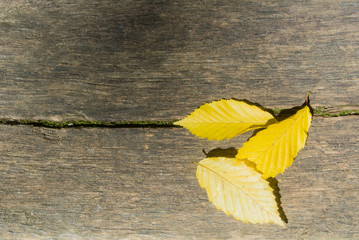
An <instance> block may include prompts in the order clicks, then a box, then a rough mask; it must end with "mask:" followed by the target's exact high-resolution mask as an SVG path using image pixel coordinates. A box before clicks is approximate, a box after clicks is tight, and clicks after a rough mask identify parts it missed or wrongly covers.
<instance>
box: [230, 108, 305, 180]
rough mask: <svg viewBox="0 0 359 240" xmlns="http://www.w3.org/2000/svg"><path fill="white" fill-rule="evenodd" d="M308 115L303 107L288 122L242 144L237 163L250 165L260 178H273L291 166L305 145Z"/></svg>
mask: <svg viewBox="0 0 359 240" xmlns="http://www.w3.org/2000/svg"><path fill="white" fill-rule="evenodd" d="M311 122H312V114H311V112H310V109H309V107H308V106H304V107H303V108H301V109H300V110H298V111H297V113H295V114H294V115H292V116H290V117H289V118H287V119H285V120H283V121H280V122H278V123H275V124H272V125H270V126H268V127H267V128H266V129H264V130H262V131H260V132H258V133H257V134H256V135H255V136H253V137H252V138H250V139H249V141H248V142H246V143H244V144H243V147H242V148H241V149H239V150H238V153H237V155H236V158H237V159H247V160H249V161H252V162H254V163H255V164H256V165H257V166H256V168H257V170H259V171H261V172H262V173H263V177H264V178H268V177H274V176H276V175H277V174H278V173H281V172H283V171H284V170H285V169H286V168H287V167H289V166H290V165H292V162H293V160H294V158H295V157H296V156H297V154H298V152H299V150H300V149H302V148H303V147H304V145H305V142H306V140H307V136H308V130H309V127H310V124H311Z"/></svg>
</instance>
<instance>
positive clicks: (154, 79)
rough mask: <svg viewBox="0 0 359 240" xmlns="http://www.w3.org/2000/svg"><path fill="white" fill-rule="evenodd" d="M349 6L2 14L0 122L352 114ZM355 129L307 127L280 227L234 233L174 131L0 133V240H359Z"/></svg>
mask: <svg viewBox="0 0 359 240" xmlns="http://www.w3.org/2000/svg"><path fill="white" fill-rule="evenodd" d="M358 12H359V3H358V2H357V1H349V0H348V1H324V0H318V1H291V0H287V1H256V0H253V1H234V0H233V1H225V0H224V1H189V0H183V1H144V0H139V1H134V0H124V1H114V0H101V1H100V0H89V1H67V0H59V1H45V0H38V1H27V0H26V1H25V0H18V1H7V0H3V1H0V118H1V119H4V118H5V119H15V120H24V121H26V120H34V119H43V120H48V121H61V120H101V121H121V120H125V121H127V120H138V121H140V120H143V121H147V120H156V121H157V120H173V119H179V118H183V117H184V116H186V115H187V114H189V113H190V112H191V111H193V110H194V109H195V108H197V107H199V106H200V105H202V104H203V103H205V102H209V101H212V100H218V99H221V98H231V97H235V98H238V99H247V100H250V101H253V102H258V103H260V104H262V105H263V106H265V107H281V108H289V107H293V106H298V105H300V104H302V103H303V102H304V98H305V95H306V93H307V91H308V90H311V91H312V92H313V94H312V95H311V100H312V105H313V106H322V107H326V108H327V109H329V110H330V109H345V110H348V111H350V110H357V109H358V105H359V80H358V78H359V71H358V62H359V54H358V53H359V41H358V39H359V14H358ZM358 120H359V117H358V116H346V117H337V118H334V117H329V118H318V117H317V118H314V122H313V125H312V127H311V129H310V136H309V139H308V142H307V145H306V147H305V148H304V149H303V150H302V151H300V153H299V155H298V157H297V159H296V160H295V161H294V164H293V166H292V167H291V168H289V169H288V170H286V172H285V173H284V174H283V175H279V176H278V177H277V180H278V182H279V183H278V185H279V188H280V194H281V201H282V207H283V210H284V212H285V214H286V216H287V218H288V227H287V228H286V229H281V228H279V227H277V226H275V225H271V224H269V225H252V224H244V223H242V222H238V221H235V220H234V219H233V218H232V217H231V216H226V215H225V214H224V213H222V212H221V211H218V210H216V208H215V207H214V206H213V205H212V204H211V203H209V202H208V200H207V196H206V193H205V191H204V190H203V189H201V188H200V187H199V185H198V183H197V180H196V178H195V168H196V166H195V165H194V164H191V162H193V161H200V160H201V159H202V158H204V154H203V152H202V149H205V150H206V152H209V151H211V150H213V149H216V148H219V147H220V148H230V147H240V146H241V144H242V143H243V142H244V140H245V139H246V138H248V137H249V136H250V134H246V135H244V136H242V137H237V138H235V139H233V140H231V141H223V142H209V141H206V140H201V139H198V138H196V137H194V136H192V135H191V134H190V133H189V132H188V131H186V130H185V129H181V128H156V129H148V128H146V129H145V128H121V129H120V128H101V127H98V128H71V129H50V128H44V127H33V126H26V125H17V126H10V125H6V124H5V123H4V122H3V123H2V124H0V230H1V232H0V238H1V239H249V240H254V239H255V240H257V239H258V240H259V239H319V240H320V239H323V240H324V239H359V230H358V229H359V210H358V206H359V161H358V151H359V150H358V149H359V146H358V145H359V143H358V140H357V139H358V134H359V130H358V129H359V121H358Z"/></svg>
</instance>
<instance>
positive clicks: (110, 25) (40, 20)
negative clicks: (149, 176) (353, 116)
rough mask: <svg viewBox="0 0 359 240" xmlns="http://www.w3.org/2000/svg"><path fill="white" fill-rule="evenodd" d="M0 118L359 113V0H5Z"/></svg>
mask: <svg viewBox="0 0 359 240" xmlns="http://www.w3.org/2000/svg"><path fill="white" fill-rule="evenodd" d="M0 9H1V11H0V75H1V86H0V92H1V93H0V113H1V115H0V117H6V118H32V119H39V118H40V119H49V120H69V119H88V120H144V119H156V120H159V119H161V120H163V119H174V118H182V117H183V116H185V115H186V114H188V113H189V112H191V111H192V110H193V109H194V108H197V107H198V106H200V105H201V104H203V103H204V102H208V101H212V100H215V99H220V98H231V97H236V98H246V99H249V100H252V101H256V102H259V103H262V104H263V105H265V106H268V107H275V106H278V107H283V106H284V107H289V106H293V105H298V104H300V103H301V102H303V98H304V96H305V94H306V93H307V91H308V90H311V91H313V92H314V93H315V94H313V97H312V98H313V101H312V102H313V104H317V105H326V106H335V105H340V104H358V103H359V102H358V99H359V81H358V76H359V73H358V66H357V62H358V60H359V54H358V51H359V41H358V39H359V21H358V17H359V15H358V12H359V3H358V2H357V1H350V0H347V1H340V2H337V1H324V0H319V1H300V2H298V1H275V2H267V1H265V2H263V1H247V0H246V1H234V0H226V1H220V2H218V1H215V2H213V1H200V2H198V1H189V0H185V1H180V2H177V1H143V0H142V1H131V0H126V1H114V0H101V1H100V0H90V1H76V2H73V1H67V0H59V1H46V0H39V1H25V0H20V1H0Z"/></svg>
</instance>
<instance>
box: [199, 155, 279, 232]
mask: <svg viewBox="0 0 359 240" xmlns="http://www.w3.org/2000/svg"><path fill="white" fill-rule="evenodd" d="M196 175H197V179H198V181H199V184H200V185H201V187H202V188H205V189H206V191H207V194H208V199H209V201H210V202H212V203H213V204H214V205H215V206H216V207H217V209H222V210H223V211H224V212H225V213H226V214H227V215H229V214H231V215H233V216H234V217H235V218H236V219H237V220H242V221H244V222H250V223H276V224H278V225H280V226H282V227H285V224H284V222H283V221H282V219H281V218H280V216H279V213H278V207H277V203H276V201H275V196H274V195H273V190H272V189H271V188H270V186H269V184H268V182H267V181H266V180H265V179H263V178H262V176H261V174H260V173H258V172H257V171H256V170H254V169H253V168H252V167H250V166H247V165H246V163H245V162H244V161H241V160H238V159H235V158H225V157H217V158H205V159H203V160H202V161H200V162H199V163H198V167H197V174H196Z"/></svg>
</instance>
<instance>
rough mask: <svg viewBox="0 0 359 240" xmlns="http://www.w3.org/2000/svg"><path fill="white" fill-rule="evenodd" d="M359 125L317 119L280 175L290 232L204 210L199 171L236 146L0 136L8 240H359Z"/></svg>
mask: <svg viewBox="0 0 359 240" xmlns="http://www.w3.org/2000/svg"><path fill="white" fill-rule="evenodd" d="M358 120H359V118H358V117H357V116H352V117H338V118H314V122H313V124H312V127H311V129H310V131H309V134H310V135H309V138H308V142H307V145H306V147H305V148H304V149H303V150H301V151H300V152H299V155H298V157H297V159H296V160H295V161H294V163H293V165H292V166H291V167H290V168H288V169H287V170H286V172H285V173H284V174H283V175H279V177H277V180H278V182H279V184H278V185H279V188H280V194H281V196H282V197H281V201H282V207H283V210H284V211H285V214H286V216H287V218H288V221H289V223H288V227H287V228H286V229H282V228H280V227H277V226H275V225H272V224H269V225H252V224H245V223H242V222H237V221H235V220H234V219H233V218H232V217H231V216H226V215H225V214H224V213H222V212H221V211H218V210H216V208H215V207H214V206H213V205H212V204H211V203H209V202H208V200H207V196H206V193H205V191H204V190H203V189H201V188H200V187H199V185H198V183H197V180H196V178H195V168H196V166H195V164H191V162H192V161H200V160H201V159H202V158H203V157H204V154H203V152H202V149H205V151H206V152H209V151H210V150H212V149H215V148H230V147H239V146H240V145H241V144H242V143H243V142H244V141H245V139H246V138H248V137H249V136H250V135H249V134H246V135H244V136H243V137H236V138H234V139H233V140H231V141H223V142H222V141H221V142H216V141H214V142H212V141H211V142H210V141H207V140H201V139H198V138H196V137H194V136H192V135H191V134H190V133H188V131H187V130H185V129H179V128H173V129H99V128H97V129H94V128H91V129H87V128H83V129H47V128H38V127H30V126H0V139H1V144H0V161H1V162H0V163H1V164H0V183H1V184H0V196H1V201H0V228H1V229H2V231H1V233H0V237H1V238H2V239H86V238H88V239H96V238H98V239H319V240H320V239H323V240H324V239H358V238H359V231H358V222H359V209H358V204H359V195H358V189H359V162H358V159H357V156H358V151H359V150H358V149H359V143H358V141H357V136H358V134H359V130H358V129H359V121H358Z"/></svg>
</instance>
